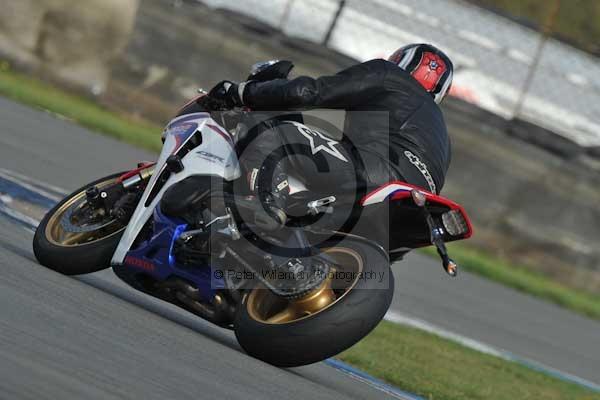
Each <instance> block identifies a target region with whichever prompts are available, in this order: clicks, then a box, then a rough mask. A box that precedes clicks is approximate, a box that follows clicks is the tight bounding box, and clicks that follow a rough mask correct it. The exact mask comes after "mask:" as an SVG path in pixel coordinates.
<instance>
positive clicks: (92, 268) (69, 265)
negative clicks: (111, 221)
mask: <svg viewBox="0 0 600 400" xmlns="http://www.w3.org/2000/svg"><path fill="white" fill-rule="evenodd" d="M121 174H122V173H118V174H113V175H109V176H107V177H104V178H101V179H98V180H96V181H94V182H92V183H89V184H87V185H85V186H84V187H82V188H80V189H78V190H76V191H75V192H73V193H71V194H70V195H68V196H67V197H65V198H64V199H63V200H61V201H60V202H59V203H58V204H57V205H56V206H54V207H53V208H52V209H51V210H50V211H48V212H47V213H46V215H45V216H44V218H43V219H42V221H41V222H40V224H39V225H38V227H37V229H36V231H35V236H34V237H33V253H34V254H35V257H36V258H37V260H38V261H39V263H40V264H42V265H43V266H45V267H47V268H50V269H52V270H54V271H56V272H60V273H61V274H64V275H81V274H89V273H92V272H96V271H100V270H103V269H105V268H108V267H109V266H110V260H111V258H112V255H113V253H114V251H115V249H116V248H117V245H118V244H119V241H120V240H121V236H122V235H123V231H124V230H125V227H122V228H120V229H119V230H117V231H116V232H112V233H110V234H109V235H107V236H106V237H101V238H98V239H96V240H93V241H91V242H89V243H81V244H76V245H61V244H60V243H57V241H56V240H53V239H52V238H51V237H50V235H51V233H50V232H51V230H50V229H48V225H49V224H51V223H54V221H53V216H55V214H57V213H59V212H60V211H61V209H62V208H63V205H64V204H66V203H68V202H70V201H72V199H73V198H75V197H76V196H80V195H81V193H82V192H85V190H86V189H87V188H89V187H92V186H95V185H98V184H101V183H103V182H107V181H111V180H114V179H115V178H117V177H119V176H120V175H121ZM55 219H56V218H54V220H55Z"/></svg>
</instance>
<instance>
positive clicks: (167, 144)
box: [112, 113, 241, 265]
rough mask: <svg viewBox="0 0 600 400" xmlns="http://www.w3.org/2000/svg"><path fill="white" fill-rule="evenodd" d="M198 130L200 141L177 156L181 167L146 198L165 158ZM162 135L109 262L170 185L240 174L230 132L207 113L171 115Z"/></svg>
mask: <svg viewBox="0 0 600 400" xmlns="http://www.w3.org/2000/svg"><path fill="white" fill-rule="evenodd" d="M198 133H199V134H201V135H202V143H201V144H200V145H199V146H197V147H195V148H194V149H193V150H192V151H190V152H187V153H186V154H183V155H181V162H182V164H183V170H182V171H181V172H178V173H171V175H170V176H169V178H168V179H167V181H166V182H165V183H164V185H163V186H162V188H160V190H159V191H158V193H157V194H156V195H155V196H154V197H153V198H152V199H150V200H149V197H150V193H151V192H153V189H154V188H155V186H156V187H158V186H157V181H158V179H159V177H160V176H161V173H163V171H165V168H166V162H167V158H168V157H169V156H171V155H173V154H177V153H178V152H179V151H180V150H181V149H182V148H184V146H185V145H186V143H187V142H188V141H189V140H190V139H191V138H192V137H193V136H195V134H198ZM163 138H164V145H163V148H162V151H161V153H160V156H159V158H158V161H157V163H156V166H155V170H154V173H153V175H152V177H151V178H150V181H149V182H148V185H147V187H146V190H144V193H143V195H142V198H141V200H140V202H139V203H138V206H137V208H136V209H135V211H134V213H133V215H132V217H131V220H130V221H129V224H128V225H127V228H126V229H125V232H124V233H123V236H122V237H121V241H120V242H119V245H118V246H117V249H116V250H115V253H114V255H113V258H112V264H113V265H120V264H123V260H124V259H125V256H126V255H127V252H128V251H129V250H130V248H131V245H132V244H133V242H134V241H135V239H136V237H137V236H138V234H139V232H140V230H141V229H142V227H143V226H144V225H145V224H146V222H147V221H148V219H149V218H151V217H152V213H153V211H154V209H155V207H156V206H157V205H158V204H159V203H160V200H161V198H162V196H163V194H164V193H165V191H166V190H167V189H168V188H169V187H170V186H172V185H174V184H175V183H177V182H179V181H181V180H183V179H185V178H187V177H189V176H192V175H216V176H221V177H223V179H225V180H228V181H231V180H234V179H237V178H239V176H240V174H241V171H240V166H239V162H238V159H237V156H236V153H235V150H234V144H233V139H232V137H231V135H230V134H229V133H228V132H227V131H226V130H225V129H223V128H222V127H221V126H220V125H219V124H218V123H217V122H216V121H214V120H213V119H212V118H211V117H210V115H209V114H208V113H194V114H188V115H183V116H181V117H178V118H175V119H174V120H173V121H171V122H170V123H169V124H168V125H167V127H166V128H165V131H164V133H163ZM154 192H156V190H154Z"/></svg>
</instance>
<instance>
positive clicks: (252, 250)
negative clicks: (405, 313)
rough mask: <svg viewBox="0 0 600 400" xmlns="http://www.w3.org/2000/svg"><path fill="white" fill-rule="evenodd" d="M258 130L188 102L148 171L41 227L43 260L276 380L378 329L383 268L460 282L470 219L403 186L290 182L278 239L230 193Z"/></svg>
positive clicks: (275, 65) (92, 193) (113, 183)
mask: <svg viewBox="0 0 600 400" xmlns="http://www.w3.org/2000/svg"><path fill="white" fill-rule="evenodd" d="M291 67H292V65H291V63H289V62H287V61H276V62H268V63H264V64H261V65H258V66H256V67H255V68H254V70H253V71H252V73H251V75H250V76H249V78H250V79H252V80H268V79H273V78H277V77H286V76H287V74H288V73H289V70H290V69H291ZM252 118H254V117H253V115H252V113H251V112H250V111H249V110H247V109H234V110H230V109H227V108H226V107H224V106H223V104H221V103H219V101H217V100H216V99H215V98H214V96H211V94H210V93H208V94H206V93H203V94H201V95H200V96H199V97H197V98H196V99H194V100H192V101H191V102H190V103H188V104H187V105H186V106H184V107H183V108H182V110H181V111H180V112H179V113H178V115H177V116H176V118H174V119H173V120H172V121H170V122H169V123H168V124H167V126H166V128H165V130H164V133H163V136H162V140H163V148H162V151H161V153H160V156H159V157H158V160H157V161H156V162H153V163H140V164H138V166H137V168H135V169H133V170H131V171H127V172H119V173H115V174H112V175H109V176H107V177H104V178H100V179H98V180H96V181H94V182H91V183H89V184H87V185H85V186H83V187H82V188H81V189H79V190H76V191H75V192H73V193H72V194H70V195H68V196H67V197H65V198H64V199H63V200H62V201H60V202H59V203H58V204H56V206H55V207H54V208H52V209H51V210H50V211H49V212H48V213H47V214H46V216H45V217H44V218H43V220H42V221H41V223H40V224H39V226H38V228H37V230H36V233H35V237H34V241H33V248H34V253H35V256H36V257H37V259H38V261H39V262H40V263H41V264H42V265H44V266H46V267H48V268H50V269H53V270H55V271H58V272H60V273H62V274H66V275H79V274H88V273H93V272H96V271H99V270H102V269H105V268H110V267H112V269H113V271H114V273H115V274H116V275H117V276H118V277H119V278H120V279H122V280H123V281H124V282H126V283H127V284H129V285H130V286H131V287H133V288H134V289H137V290H140V291H142V292H144V293H147V294H148V295H151V296H155V297H158V298H160V299H163V300H165V301H168V302H171V303H174V304H176V305H178V306H180V307H182V308H184V309H186V310H188V311H190V312H192V313H194V314H196V315H198V316H200V317H202V318H204V319H206V320H208V321H211V322H213V323H215V324H217V325H219V326H221V327H224V328H227V329H232V330H233V331H234V332H235V335H236V337H237V339H238V341H239V343H240V345H241V346H242V348H243V349H244V350H245V351H246V352H247V353H248V354H249V355H251V356H253V357H256V358H258V359H261V360H264V361H266V362H268V363H270V364H273V365H276V366H281V367H294V366H300V365H305V364H310V363H314V362H318V361H321V360H324V359H326V358H328V357H332V356H334V355H336V354H338V353H340V352H341V351H343V350H345V349H347V348H349V347H350V346H352V345H354V344H355V343H356V342H358V341H359V340H360V339H361V338H363V337H364V336H365V335H367V334H368V333H369V332H370V331H371V330H372V329H374V328H375V326H376V325H377V324H378V323H379V322H380V321H381V319H382V318H383V317H384V315H385V313H386V312H387V310H388V307H389V305H390V303H391V300H392V295H393V292H394V279H393V276H392V274H391V269H390V265H391V263H392V262H394V261H396V260H400V259H401V258H402V257H403V256H404V255H405V254H406V253H407V252H409V251H411V250H413V249H416V248H419V247H424V246H429V245H434V246H435V247H436V248H437V251H438V253H439V255H440V257H441V259H442V265H443V268H444V270H445V271H446V272H447V273H448V274H450V275H452V276H455V275H456V273H457V270H458V266H457V265H456V263H454V262H453V261H452V260H451V259H450V258H449V256H448V252H447V250H446V246H445V243H446V242H449V241H455V240H462V239H466V238H469V237H470V236H471V234H472V227H471V223H470V222H469V219H468V216H467V215H466V213H465V211H464V209H463V208H462V207H461V206H460V205H458V204H456V203H455V202H453V201H451V200H448V199H446V198H443V197H441V196H438V195H436V194H434V193H430V192H427V191H425V190H423V189H420V188H418V187H415V186H413V185H410V184H407V183H405V182H400V181H393V182H389V183H387V184H385V185H382V186H381V187H379V188H376V189H374V190H368V191H367V190H365V191H364V192H360V191H357V192H356V193H353V194H351V195H349V196H344V195H339V194H338V195H333V194H330V195H327V196H323V194H322V193H313V192H312V191H311V190H310V189H308V188H307V185H303V183H302V182H305V181H306V179H300V178H299V177H295V176H294V173H293V171H292V172H290V173H289V179H288V181H289V186H290V199H291V202H290V203H291V206H290V208H291V209H290V210H287V209H286V214H288V215H287V219H286V223H285V229H280V230H278V229H277V228H276V227H274V226H272V225H273V220H272V219H271V218H270V217H269V215H268V214H267V213H266V212H265V209H264V207H263V205H262V204H261V202H260V201H258V200H257V199H256V198H255V197H254V196H252V195H251V193H247V192H244V190H243V189H240V188H239V186H240V185H238V183H239V182H240V181H241V180H242V179H243V178H242V171H241V168H240V165H239V160H238V154H237V152H236V146H237V143H238V142H239V141H240V137H241V136H242V134H243V132H244V127H248V126H251V125H252V126H254V125H257V123H256V121H250V122H249V120H251V119H252ZM258 125H260V123H258ZM246 131H247V129H246ZM348 206H349V207H348ZM348 208H350V209H351V210H352V212H350V213H347V214H345V216H344V218H342V219H343V220H344V221H343V222H339V221H337V220H336V217H339V214H340V213H341V211H339V210H342V209H348ZM288 211H289V212H288ZM337 219H338V220H339V218H337ZM332 221H336V222H335V223H332ZM380 228H381V229H380ZM384 228H385V229H384Z"/></svg>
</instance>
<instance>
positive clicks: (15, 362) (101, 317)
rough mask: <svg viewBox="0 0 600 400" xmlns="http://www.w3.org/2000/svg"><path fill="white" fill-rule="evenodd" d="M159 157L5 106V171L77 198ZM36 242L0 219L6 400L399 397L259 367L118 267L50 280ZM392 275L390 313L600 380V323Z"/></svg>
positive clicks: (501, 295) (415, 262)
mask: <svg viewBox="0 0 600 400" xmlns="http://www.w3.org/2000/svg"><path fill="white" fill-rule="evenodd" d="M157 140H158V138H157ZM153 158H154V156H153V155H152V154H149V153H145V152H143V151H140V150H137V149H134V148H132V147H130V146H127V145H125V144H122V143H120V142H117V141H114V140H112V139H109V138H106V137H103V136H100V135H95V134H92V133H90V132H89V131H86V130H85V129H82V128H79V127H77V126H75V125H73V124H71V123H69V122H68V121H64V120H60V119H58V118H56V117H54V116H52V115H49V114H47V113H44V112H40V111H35V110H31V109H29V108H26V107H24V106H21V105H17V104H15V103H12V102H10V101H7V100H4V99H0V168H5V169H7V170H11V171H14V172H17V173H20V174H23V175H25V176H28V177H31V178H35V179H37V180H39V181H43V182H46V183H47V184H50V185H56V186H59V187H62V188H65V189H66V190H73V189H76V188H77V187H80V186H81V185H82V184H84V183H86V182H89V181H91V180H93V179H94V178H97V177H100V176H104V175H107V174H109V173H112V172H114V171H119V170H121V169H127V168H129V167H131V165H133V164H135V162H136V161H137V160H151V159H153ZM31 239H32V233H31V231H30V230H27V229H25V228H24V227H23V226H21V225H18V224H15V223H14V222H13V221H10V220H9V219H7V218H4V217H2V216H0V398H10V399H16V398H36V399H44V398H52V399H56V398H83V397H85V398H102V399H110V398H145V399H152V398H157V399H158V398H160V399H165V398H178V399H184V398H211V399H212V398H219V397H222V398H228V399H229V398H244V399H252V398H257V399H263V398H269V397H272V398H292V399H293V398H299V399H300V398H302V399H305V398H318V399H321V398H323V399H338V398H339V399H342V398H351V399H367V398H368V399H377V398H390V396H389V395H388V394H386V393H385V392H383V391H380V390H377V389H375V388H373V387H371V386H369V385H367V384H365V383H363V382H359V381H357V380H355V379H353V378H352V377H350V376H348V375H347V374H343V373H341V372H339V371H337V370H335V369H333V368H332V367H330V366H329V365H326V364H324V363H319V364H314V365H311V366H307V367H302V368H294V369H286V370H284V369H278V368H275V367H272V366H270V365H267V364H265V363H262V362H260V361H257V360H254V359H252V358H250V357H248V356H247V355H245V354H244V352H243V351H242V350H241V349H240V347H239V346H238V344H237V343H236V341H235V338H234V337H233V335H232V334H231V332H229V331H226V330H223V329H220V328H217V327H215V326H213V325H211V324H209V323H206V322H204V321H203V320H201V319H199V318H197V317H195V316H193V315H191V314H188V313H186V312H184V311H182V310H180V309H178V308H177V307H174V306H171V305H169V304H166V303H163V302H161V301H158V300H155V299H153V298H150V297H148V296H145V295H143V294H140V293H137V292H135V291H134V290H132V289H129V288H128V287H127V286H126V285H124V284H122V283H121V282H120V281H119V280H118V279H117V278H116V277H115V276H114V275H113V274H112V272H111V271H110V270H107V271H102V272H100V273H96V274H92V275H87V276H83V277H79V278H70V277H65V276H61V275H59V274H56V273H54V272H52V271H49V270H47V269H45V268H43V267H41V266H39V265H38V264H37V262H36V261H35V259H34V257H33V254H32V251H31ZM393 269H394V273H395V276H396V282H397V292H396V295H395V298H394V303H393V306H392V310H393V311H394V312H399V313H403V314H407V315H410V316H413V317H416V318H419V319H422V320H425V321H429V322H432V323H435V324H436V325H438V326H440V327H443V328H445V329H449V330H451V331H453V332H457V333H460V334H462V335H464V336H468V337H470V338H473V339H476V340H480V341H482V342H484V343H487V344H490V345H492V346H495V347H497V348H501V349H505V350H508V351H510V352H512V353H513V354H516V355H519V356H521V357H525V358H528V359H531V360H535V361H537V362H540V363H543V364H545V365H548V366H551V367H553V368H556V369H559V370H562V371H565V372H568V373H571V374H575V375H577V376H579V377H582V378H585V379H588V380H590V381H592V382H596V383H600V334H599V333H600V323H598V322H595V321H591V320H588V319H585V318H583V317H580V316H578V315H575V314H573V313H571V312H568V311H565V310H563V309H560V308H558V307H555V306H552V305H549V304H547V303H544V302H541V301H538V300H536V299H533V298H531V297H529V296H526V295H522V294H520V293H517V292H515V291H513V290H510V289H506V288H504V287H502V286H500V285H496V284H494V283H491V282H488V281H486V280H483V279H480V278H478V277H476V276H472V275H470V274H467V273H463V274H461V275H460V277H459V278H457V279H451V278H448V277H446V276H444V274H443V273H442V272H441V268H440V266H439V265H438V263H437V262H435V261H432V260H430V259H428V258H424V257H420V256H412V257H409V258H408V259H407V260H406V261H404V262H402V263H400V264H396V265H394V267H393Z"/></svg>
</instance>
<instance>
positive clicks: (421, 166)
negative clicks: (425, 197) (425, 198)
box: [404, 151, 437, 193]
mask: <svg viewBox="0 0 600 400" xmlns="http://www.w3.org/2000/svg"><path fill="white" fill-rule="evenodd" d="M404 155H405V156H406V158H408V161H410V163H411V164H412V165H414V166H415V167H417V169H418V170H419V172H421V174H422V175H423V177H424V178H425V180H426V181H427V184H428V185H429V190H430V191H431V193H437V188H436V186H435V182H434V181H433V178H432V177H431V174H430V173H429V170H428V169H427V165H426V164H425V163H424V162H423V161H421V159H420V158H419V157H417V156H415V155H414V154H413V153H411V152H410V151H405V152H404Z"/></svg>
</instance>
